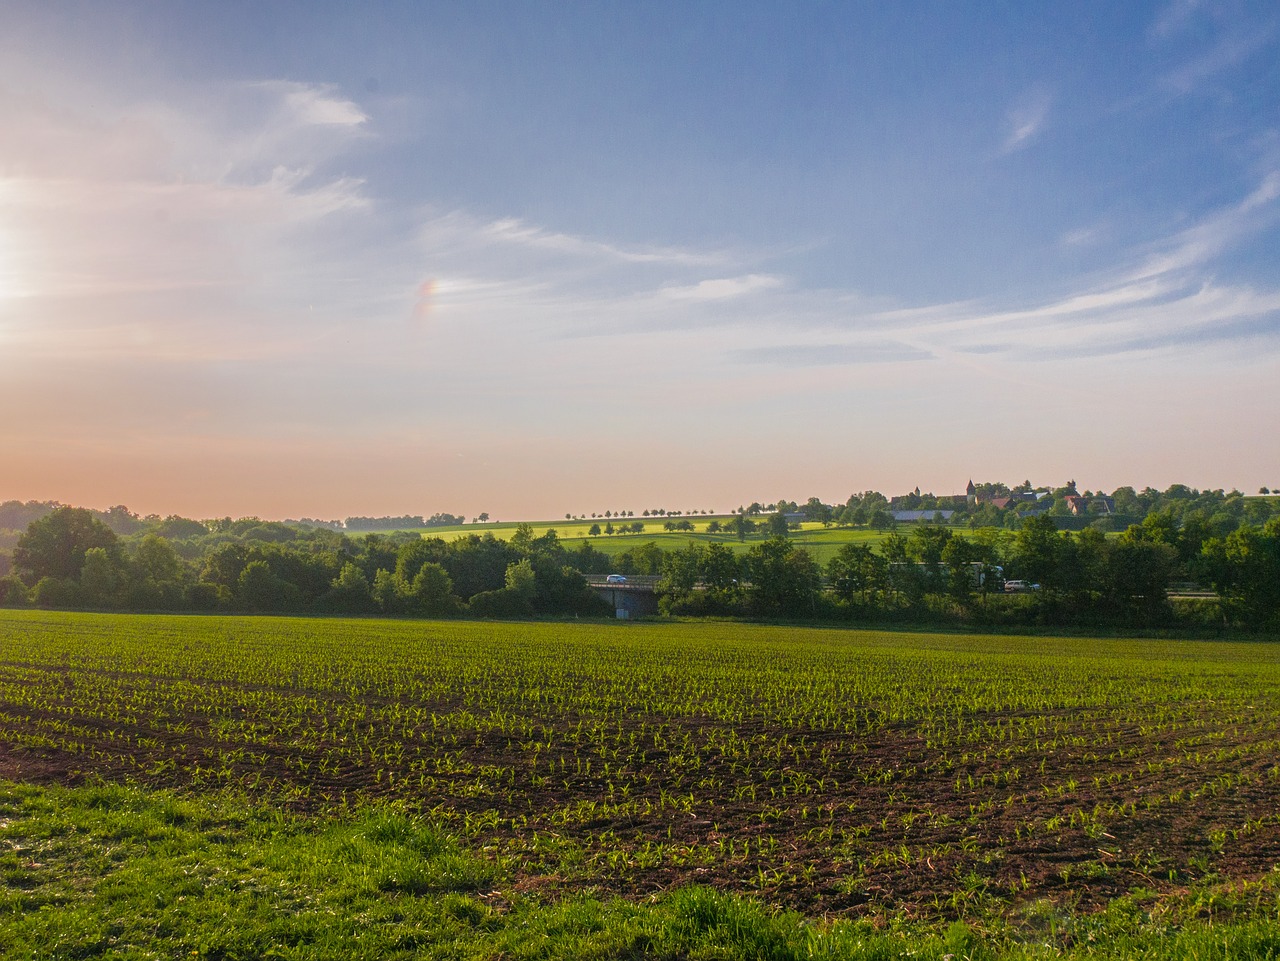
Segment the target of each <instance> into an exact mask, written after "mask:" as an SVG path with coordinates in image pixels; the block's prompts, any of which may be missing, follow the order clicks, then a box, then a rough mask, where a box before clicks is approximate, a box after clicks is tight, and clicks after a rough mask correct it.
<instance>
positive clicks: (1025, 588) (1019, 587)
mask: <svg viewBox="0 0 1280 961" xmlns="http://www.w3.org/2000/svg"><path fill="white" fill-rule="evenodd" d="M1038 590H1040V585H1039V584H1031V583H1029V582H1027V581H1005V582H1004V592H1005V593H1006V594H1028V593H1030V592H1031V591H1038Z"/></svg>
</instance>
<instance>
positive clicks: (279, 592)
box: [236, 560, 369, 611]
mask: <svg viewBox="0 0 1280 961" xmlns="http://www.w3.org/2000/svg"><path fill="white" fill-rule="evenodd" d="M347 566H348V567H350V568H351V569H352V570H354V571H355V572H356V574H359V573H360V570H359V568H357V567H356V566H355V565H354V564H348V565H347ZM361 576H363V575H361ZM368 589H369V585H368V584H366V585H365V590H366V591H368ZM236 598H237V599H238V600H239V601H240V603H242V604H243V605H244V606H245V607H247V608H249V610H251V611H278V610H280V609H281V608H283V607H284V582H283V581H282V580H281V579H280V578H278V577H276V575H275V574H273V573H272V572H271V565H270V564H268V563H267V562H266V561H263V560H255V561H250V562H249V563H248V564H246V565H245V566H244V570H242V571H241V572H240V576H239V577H238V578H237V579H236Z"/></svg>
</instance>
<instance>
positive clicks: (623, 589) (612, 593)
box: [586, 574, 662, 619]
mask: <svg viewBox="0 0 1280 961" xmlns="http://www.w3.org/2000/svg"><path fill="white" fill-rule="evenodd" d="M619 576H620V575H617V574H608V575H606V574H588V575H586V578H587V586H588V587H590V588H591V589H592V590H593V591H595V592H596V593H597V594H598V595H600V596H601V597H602V598H604V599H605V600H606V601H608V602H609V604H611V605H612V606H613V610H614V612H615V613H616V614H617V616H618V617H619V618H622V619H626V618H631V617H644V616H645V615H647V614H657V613H658V594H657V590H656V588H657V586H658V581H660V580H662V578H661V577H654V576H652V575H648V574H627V575H626V580H622V581H619V580H617V579H616V578H618V577H619ZM610 577H612V578H615V580H612V581H610V580H609V578H610Z"/></svg>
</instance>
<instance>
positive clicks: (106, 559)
mask: <svg viewBox="0 0 1280 961" xmlns="http://www.w3.org/2000/svg"><path fill="white" fill-rule="evenodd" d="M119 591H120V571H119V570H118V569H117V567H116V562H115V559H114V558H113V557H112V556H111V554H109V553H107V549H106V548H105V547H91V548H89V549H88V550H87V551H85V552H84V566H83V567H81V569H80V601H81V603H82V604H84V605H85V606H86V607H118V606H119V603H120V597H119Z"/></svg>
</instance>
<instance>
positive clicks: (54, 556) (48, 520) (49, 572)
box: [13, 507, 119, 582]
mask: <svg viewBox="0 0 1280 961" xmlns="http://www.w3.org/2000/svg"><path fill="white" fill-rule="evenodd" d="M95 547H100V548H102V549H103V550H105V551H107V552H108V553H109V554H110V555H112V557H113V558H114V557H115V556H118V555H117V552H118V550H119V548H118V545H117V541H116V535H115V532H114V531H113V530H111V528H109V527H107V525H106V524H104V523H102V521H100V520H98V519H97V518H96V517H94V516H93V513H92V512H91V511H87V510H85V509H84V508H82V507H59V508H58V509H57V510H55V511H53V512H52V513H50V514H46V515H45V516H44V517H42V518H40V519H39V520H35V521H32V522H31V524H30V526H28V527H27V530H26V533H24V534H23V535H22V536H21V537H19V538H18V544H17V546H16V547H15V548H14V550H13V563H14V565H15V566H16V567H17V568H18V569H19V570H22V571H26V572H27V574H28V575H29V576H30V578H31V580H32V582H35V581H39V580H40V579H41V578H44V577H57V578H73V579H74V578H78V577H79V576H80V570H81V568H83V567H84V557H85V553H86V552H87V551H89V550H91V549H93V548H95Z"/></svg>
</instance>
